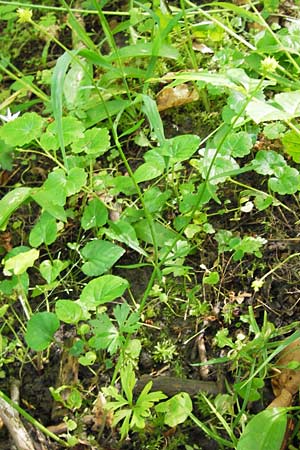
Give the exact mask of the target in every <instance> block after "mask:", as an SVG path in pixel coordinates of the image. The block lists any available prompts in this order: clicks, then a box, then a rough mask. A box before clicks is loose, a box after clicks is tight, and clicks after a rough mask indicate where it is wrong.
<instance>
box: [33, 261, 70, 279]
mask: <svg viewBox="0 0 300 450" xmlns="http://www.w3.org/2000/svg"><path fill="white" fill-rule="evenodd" d="M69 264H70V262H69V261H61V260H60V259H54V260H53V261H50V260H49V259H46V260H44V261H42V262H41V264H40V273H41V275H42V277H43V278H45V280H46V281H47V283H49V284H50V283H52V282H53V281H55V280H56V278H57V277H58V275H59V274H60V272H62V271H63V270H65V269H66V268H67V267H68V266H69Z"/></svg>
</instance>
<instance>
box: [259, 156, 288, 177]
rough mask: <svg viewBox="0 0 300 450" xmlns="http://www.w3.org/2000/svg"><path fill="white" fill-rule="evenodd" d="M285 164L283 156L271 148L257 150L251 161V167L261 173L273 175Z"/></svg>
mask: <svg viewBox="0 0 300 450" xmlns="http://www.w3.org/2000/svg"><path fill="white" fill-rule="evenodd" d="M285 166H286V161H285V159H284V157H283V156H282V155H280V154H279V153H277V152H274V151H273V150H259V151H258V152H257V154H256V156H255V159H254V160H253V161H252V167H253V169H254V170H255V172H257V173H259V174H261V175H273V174H275V173H278V169H279V168H280V170H282V168H284V167H285Z"/></svg>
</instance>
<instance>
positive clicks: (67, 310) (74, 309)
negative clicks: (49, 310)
mask: <svg viewBox="0 0 300 450" xmlns="http://www.w3.org/2000/svg"><path fill="white" fill-rule="evenodd" d="M55 313H56V315H57V317H58V319H59V320H61V321H62V322H65V323H71V324H76V323H78V322H79V320H80V319H81V316H82V310H81V308H80V306H79V305H78V303H75V302H74V301H72V300H57V301H56V303H55Z"/></svg>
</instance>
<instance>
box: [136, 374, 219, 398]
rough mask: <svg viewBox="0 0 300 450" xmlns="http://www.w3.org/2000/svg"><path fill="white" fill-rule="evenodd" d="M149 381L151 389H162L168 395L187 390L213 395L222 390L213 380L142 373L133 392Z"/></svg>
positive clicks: (137, 391) (139, 390) (141, 388)
mask: <svg viewBox="0 0 300 450" xmlns="http://www.w3.org/2000/svg"><path fill="white" fill-rule="evenodd" d="M149 381H152V387H151V391H162V392H163V393H164V394H166V395H168V396H169V397H172V396H173V395H175V394H178V393H179V392H187V393H188V394H190V395H196V394H198V393H199V392H201V391H202V392H206V393H207V394H213V395H217V394H219V393H220V392H222V387H220V386H219V385H218V383H217V382H215V381H199V380H190V379H183V378H178V377H167V376H166V377H165V376H160V377H157V378H155V377H151V376H148V375H143V376H142V377H141V378H140V379H139V380H138V382H137V384H136V385H135V387H134V392H135V394H136V395H139V394H140V393H141V391H142V390H143V388H144V386H145V385H146V384H147V383H149Z"/></svg>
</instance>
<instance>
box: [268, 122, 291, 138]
mask: <svg viewBox="0 0 300 450" xmlns="http://www.w3.org/2000/svg"><path fill="white" fill-rule="evenodd" d="M285 130H286V126H285V125H284V124H283V123H281V122H274V123H269V124H268V125H266V126H265V127H264V129H263V133H264V135H265V136H266V137H267V138H268V139H279V138H280V137H281V135H282V133H284V132H285Z"/></svg>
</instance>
